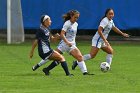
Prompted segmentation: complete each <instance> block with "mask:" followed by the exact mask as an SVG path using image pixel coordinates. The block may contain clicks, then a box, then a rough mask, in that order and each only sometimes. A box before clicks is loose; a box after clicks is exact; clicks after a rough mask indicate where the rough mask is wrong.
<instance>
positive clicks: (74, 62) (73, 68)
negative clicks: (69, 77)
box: [72, 61, 78, 70]
mask: <svg viewBox="0 0 140 93" xmlns="http://www.w3.org/2000/svg"><path fill="white" fill-rule="evenodd" d="M77 65H78V64H77V61H73V64H72V70H75V68H76V66H77Z"/></svg>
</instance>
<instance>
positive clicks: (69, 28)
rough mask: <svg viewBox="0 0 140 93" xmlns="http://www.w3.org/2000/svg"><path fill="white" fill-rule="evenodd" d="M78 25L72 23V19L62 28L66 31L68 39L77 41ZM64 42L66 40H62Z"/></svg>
mask: <svg viewBox="0 0 140 93" xmlns="http://www.w3.org/2000/svg"><path fill="white" fill-rule="evenodd" d="M77 27H78V23H77V22H75V23H72V22H71V21H70V20H68V21H66V22H65V23H64V25H63V28H62V30H63V31H65V32H66V39H67V40H68V41H69V42H71V43H75V38H76V34H77ZM62 42H64V41H63V40H62Z"/></svg>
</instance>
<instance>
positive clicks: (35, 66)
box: [32, 59, 49, 71]
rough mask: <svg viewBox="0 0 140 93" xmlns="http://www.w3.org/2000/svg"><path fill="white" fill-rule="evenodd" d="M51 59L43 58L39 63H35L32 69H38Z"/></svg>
mask: <svg viewBox="0 0 140 93" xmlns="http://www.w3.org/2000/svg"><path fill="white" fill-rule="evenodd" d="M48 61H49V60H48V59H44V60H43V59H42V60H41V61H40V62H39V63H37V64H36V65H34V66H33V67H32V70H33V71H35V70H36V69H38V68H39V67H40V66H42V65H44V64H45V63H47V62H48Z"/></svg>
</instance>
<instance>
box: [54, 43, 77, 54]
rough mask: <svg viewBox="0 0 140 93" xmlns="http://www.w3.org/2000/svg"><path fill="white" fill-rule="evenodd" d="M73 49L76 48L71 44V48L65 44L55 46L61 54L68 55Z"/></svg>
mask: <svg viewBox="0 0 140 93" xmlns="http://www.w3.org/2000/svg"><path fill="white" fill-rule="evenodd" d="M75 48H77V47H76V45H75V44H73V45H72V46H71V47H69V46H68V45H66V43H65V42H60V43H59V45H58V46H57V49H59V50H60V51H61V52H62V53H63V52H68V53H70V52H71V51H72V50H73V49H75Z"/></svg>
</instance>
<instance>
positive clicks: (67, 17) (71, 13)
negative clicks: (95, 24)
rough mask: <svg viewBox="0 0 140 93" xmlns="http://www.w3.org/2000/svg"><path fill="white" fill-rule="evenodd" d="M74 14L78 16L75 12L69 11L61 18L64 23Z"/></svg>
mask: <svg viewBox="0 0 140 93" xmlns="http://www.w3.org/2000/svg"><path fill="white" fill-rule="evenodd" d="M75 14H80V13H79V12H78V11H77V10H71V11H69V12H68V13H66V14H64V15H63V16H62V17H63V19H64V22H66V21H67V20H70V19H71V17H72V16H74V15H75Z"/></svg>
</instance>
